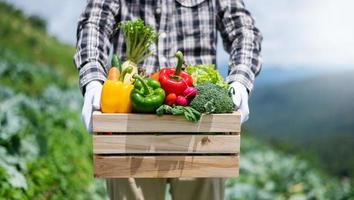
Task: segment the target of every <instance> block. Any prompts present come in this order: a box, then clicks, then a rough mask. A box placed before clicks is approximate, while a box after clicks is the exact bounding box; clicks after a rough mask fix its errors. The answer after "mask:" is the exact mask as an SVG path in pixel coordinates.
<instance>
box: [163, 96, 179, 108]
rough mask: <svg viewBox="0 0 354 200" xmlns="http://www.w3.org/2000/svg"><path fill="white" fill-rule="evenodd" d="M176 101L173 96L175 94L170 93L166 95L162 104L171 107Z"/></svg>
mask: <svg viewBox="0 0 354 200" xmlns="http://www.w3.org/2000/svg"><path fill="white" fill-rule="evenodd" d="M176 100H177V96H176V94H175V93H170V94H168V95H167V96H166V98H165V102H164V103H165V104H166V105H169V106H171V105H173V104H176Z"/></svg>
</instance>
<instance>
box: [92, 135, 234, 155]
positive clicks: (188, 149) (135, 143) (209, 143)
mask: <svg viewBox="0 0 354 200" xmlns="http://www.w3.org/2000/svg"><path fill="white" fill-rule="evenodd" d="M239 151H240V135H94V136H93V153H94V154H126V153H189V154H190V153H195V154H198V153H229V154H236V153H238V152H239Z"/></svg>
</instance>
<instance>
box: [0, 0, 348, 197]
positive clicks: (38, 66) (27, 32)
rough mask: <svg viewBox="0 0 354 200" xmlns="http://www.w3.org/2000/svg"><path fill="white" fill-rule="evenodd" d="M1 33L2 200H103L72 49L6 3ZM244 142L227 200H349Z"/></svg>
mask: <svg viewBox="0 0 354 200" xmlns="http://www.w3.org/2000/svg"><path fill="white" fill-rule="evenodd" d="M0 27H1V28H0V58H1V60H0V128H1V129H0V199H21V200H22V199H58V200H61V199H75V200H77V199H106V198H107V196H106V192H105V187H104V182H103V181H102V180H94V179H93V174H92V166H91V164H92V155H91V153H92V152H91V148H92V147H91V136H90V135H89V134H87V132H86V131H85V130H84V127H83V125H82V123H81V120H80V110H81V105H82V96H81V93H80V91H79V89H78V87H77V80H76V77H77V72H76V70H75V67H74V66H73V65H72V56H73V52H74V49H73V47H70V46H67V45H63V44H61V43H60V42H58V41H57V40H56V39H55V38H52V37H50V36H48V35H47V34H46V32H45V31H44V29H43V24H41V22H40V20H39V21H38V19H33V18H32V20H31V19H28V17H26V16H24V15H23V14H21V12H20V11H17V10H15V9H13V8H12V7H10V6H8V5H6V4H4V3H0ZM5 29H6V30H5ZM31 41H32V42H31ZM242 134H243V139H242V145H241V171H240V177H239V178H237V179H229V180H228V181H227V189H226V195H227V199H350V198H351V199H354V198H353V196H354V190H353V187H352V186H351V184H350V181H349V180H339V179H337V178H334V177H331V176H329V175H328V174H326V173H325V172H324V171H323V170H322V169H318V168H316V167H314V166H312V165H311V164H309V163H308V162H307V161H306V160H303V159H300V158H298V157H297V156H295V155H289V154H285V153H282V152H280V151H278V150H276V149H273V148H272V147H270V146H269V145H267V144H265V143H263V142H261V141H258V140H256V139H254V138H252V137H250V136H249V134H248V133H247V132H246V131H244V132H243V133H242Z"/></svg>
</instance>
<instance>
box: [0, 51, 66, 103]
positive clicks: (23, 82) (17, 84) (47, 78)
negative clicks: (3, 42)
mask: <svg viewBox="0 0 354 200" xmlns="http://www.w3.org/2000/svg"><path fill="white" fill-rule="evenodd" d="M0 56H1V58H2V59H1V60H0V76H1V77H2V78H1V79H0V84H2V85H6V86H9V87H11V88H12V89H13V90H15V91H16V92H24V93H25V94H27V95H31V96H34V95H39V94H41V93H42V92H43V90H45V89H46V88H47V87H48V83H52V84H56V85H57V86H58V87H60V88H61V89H67V88H69V86H70V85H73V84H72V83H69V82H68V81H67V79H64V76H63V75H62V73H59V72H57V71H54V70H53V69H52V68H53V67H52V66H46V65H43V64H30V63H28V62H23V61H21V60H20V59H18V58H17V56H16V55H15V54H14V53H13V52H10V51H6V50H4V49H0Z"/></svg>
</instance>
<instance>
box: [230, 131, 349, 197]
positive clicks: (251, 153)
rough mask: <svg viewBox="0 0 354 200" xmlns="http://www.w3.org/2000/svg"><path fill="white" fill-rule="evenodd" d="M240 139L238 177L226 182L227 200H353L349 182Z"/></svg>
mask: <svg viewBox="0 0 354 200" xmlns="http://www.w3.org/2000/svg"><path fill="white" fill-rule="evenodd" d="M244 135H245V134H243V139H242V143H241V150H242V153H241V166H240V177H239V178H235V179H229V180H228V181H227V190H226V196H227V199H238V200H239V199H247V200H252V199H269V200H272V199H279V200H281V199H331V200H336V199H350V198H351V199H354V189H353V187H352V186H351V183H350V182H349V180H342V181H339V180H336V179H334V178H330V177H328V176H326V175H324V174H322V173H320V172H319V171H318V170H316V169H314V168H312V166H310V165H309V164H308V163H307V162H305V161H304V160H301V159H298V158H297V157H295V156H289V155H286V154H284V153H280V152H278V151H275V150H273V149H271V148H270V147H269V146H265V145H264V144H262V143H260V142H257V141H255V140H253V139H251V138H248V137H245V136H244Z"/></svg>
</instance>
